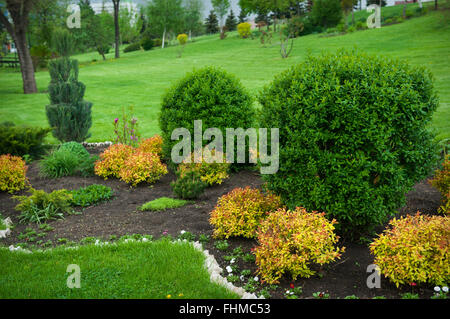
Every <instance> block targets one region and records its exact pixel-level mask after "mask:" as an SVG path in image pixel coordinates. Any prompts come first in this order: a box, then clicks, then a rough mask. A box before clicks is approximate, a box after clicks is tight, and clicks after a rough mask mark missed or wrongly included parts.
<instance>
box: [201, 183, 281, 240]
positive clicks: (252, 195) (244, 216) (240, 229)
mask: <svg viewBox="0 0 450 319" xmlns="http://www.w3.org/2000/svg"><path fill="white" fill-rule="evenodd" d="M281 206H282V204H281V200H280V197H279V196H277V195H274V194H271V193H267V194H264V193H263V192H261V191H260V190H259V189H256V188H250V187H246V188H235V189H233V190H232V191H231V192H229V193H228V194H225V195H223V196H222V197H220V198H219V200H218V202H217V205H216V207H215V208H214V210H213V211H212V212H211V214H210V215H211V216H210V219H209V222H210V223H211V224H212V225H213V226H214V233H213V235H214V237H216V238H229V237H233V236H242V237H246V238H255V237H256V236H257V232H256V231H257V229H258V227H259V225H260V223H261V222H262V220H263V219H264V218H266V217H267V216H268V215H269V214H270V213H271V212H274V211H275V210H277V209H278V208H280V207H281Z"/></svg>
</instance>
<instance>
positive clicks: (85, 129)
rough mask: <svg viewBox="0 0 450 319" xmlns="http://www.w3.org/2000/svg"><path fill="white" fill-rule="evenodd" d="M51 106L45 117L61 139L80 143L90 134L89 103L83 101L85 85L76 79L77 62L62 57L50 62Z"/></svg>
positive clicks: (49, 89)
mask: <svg viewBox="0 0 450 319" xmlns="http://www.w3.org/2000/svg"><path fill="white" fill-rule="evenodd" d="M48 67H49V72H50V78H51V81H50V84H49V86H48V91H49V97H50V105H47V106H46V114H47V119H48V122H49V124H50V126H51V127H52V128H53V132H52V133H53V136H54V137H55V138H57V139H58V140H59V141H61V142H70V141H75V142H80V143H81V142H83V141H85V140H86V139H87V138H89V137H90V134H89V129H90V128H91V125H92V116H91V109H92V103H91V102H87V101H84V100H83V96H84V92H85V90H86V86H85V85H84V84H83V83H82V82H79V81H78V61H77V60H72V59H69V58H68V57H62V58H59V59H56V60H52V61H50V62H49V65H48Z"/></svg>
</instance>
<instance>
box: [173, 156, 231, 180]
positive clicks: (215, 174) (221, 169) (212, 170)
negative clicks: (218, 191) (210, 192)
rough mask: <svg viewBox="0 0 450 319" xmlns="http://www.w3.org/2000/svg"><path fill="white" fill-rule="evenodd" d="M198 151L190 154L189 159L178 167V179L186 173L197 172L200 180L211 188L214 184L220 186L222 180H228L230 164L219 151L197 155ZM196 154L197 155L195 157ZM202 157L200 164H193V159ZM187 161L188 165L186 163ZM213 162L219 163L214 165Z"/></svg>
mask: <svg viewBox="0 0 450 319" xmlns="http://www.w3.org/2000/svg"><path fill="white" fill-rule="evenodd" d="M199 153H200V151H196V152H192V153H191V156H190V157H187V158H185V159H184V160H183V162H182V163H181V164H180V165H178V173H179V175H180V178H182V177H183V176H184V175H185V174H186V172H192V171H194V172H197V173H199V175H200V179H201V180H202V181H203V182H205V183H206V184H207V185H209V186H211V185H214V184H222V182H223V180H225V179H226V178H228V176H229V175H228V170H229V168H230V164H229V163H227V162H226V156H225V154H223V153H222V152H220V151H216V150H215V149H213V150H211V152H209V151H207V152H205V149H203V153H202V154H199ZM196 154H197V155H196ZM200 155H202V157H201V158H202V161H201V162H200V163H195V162H194V159H195V158H196V157H197V156H198V158H200ZM188 161H189V162H190V163H188ZM215 161H217V162H219V163H216V162H215Z"/></svg>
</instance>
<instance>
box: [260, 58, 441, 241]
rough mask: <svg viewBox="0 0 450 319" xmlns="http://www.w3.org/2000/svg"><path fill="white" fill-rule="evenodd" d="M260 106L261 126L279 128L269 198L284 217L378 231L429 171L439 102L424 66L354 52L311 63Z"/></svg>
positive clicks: (354, 233) (278, 84) (289, 74)
mask: <svg viewBox="0 0 450 319" xmlns="http://www.w3.org/2000/svg"><path fill="white" fill-rule="evenodd" d="M259 101H260V103H261V105H262V108H261V115H262V116H261V121H260V124H259V127H277V128H279V167H280V168H279V170H278V172H277V173H276V174H272V175H265V176H264V179H265V180H266V181H267V185H268V189H270V190H271V191H273V192H275V193H276V194H278V195H280V196H281V198H282V200H283V202H284V203H286V205H287V206H288V207H289V208H290V209H293V208H295V207H297V206H301V207H305V208H306V209H307V210H309V211H313V210H316V211H323V212H326V214H327V217H328V216H329V217H331V218H335V219H336V220H337V221H338V222H339V224H338V225H337V227H339V230H340V231H342V233H345V234H346V235H348V236H351V237H354V238H359V237H360V236H361V235H365V234H367V232H368V231H371V230H373V229H374V227H375V226H377V225H380V224H382V223H383V222H386V221H387V219H388V218H389V217H390V216H392V215H393V214H394V212H396V210H397V209H398V208H399V207H402V206H403V204H404V203H405V194H406V193H407V192H408V191H409V190H410V189H411V188H412V186H413V185H414V184H415V183H416V182H418V181H420V180H422V179H423V178H425V177H426V176H428V174H429V173H430V172H431V170H432V169H433V167H434V165H435V164H436V160H437V154H438V152H437V146H436V143H435V142H434V140H433V135H432V134H431V133H430V131H429V129H428V124H429V123H430V121H431V119H432V116H433V113H434V111H435V110H436V108H437V106H438V99H437V95H436V92H435V89H434V87H433V77H432V75H431V73H430V72H429V71H427V70H426V69H424V68H422V67H416V66H410V65H408V64H407V63H405V62H403V61H397V60H391V59H388V58H386V57H379V56H371V55H366V54H363V53H359V52H354V51H350V52H349V51H338V52H337V53H333V54H324V55H322V56H309V57H307V58H306V60H305V62H303V63H301V64H299V65H297V66H294V67H292V68H291V69H289V70H287V71H285V72H283V73H282V74H280V75H279V76H277V77H276V78H275V80H274V81H273V82H272V83H271V84H270V85H269V86H267V87H266V88H265V89H264V90H263V92H262V94H261V95H260V97H259Z"/></svg>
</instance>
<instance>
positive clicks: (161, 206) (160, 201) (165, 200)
mask: <svg viewBox="0 0 450 319" xmlns="http://www.w3.org/2000/svg"><path fill="white" fill-rule="evenodd" d="M187 203H188V201H186V200H182V199H175V198H169V197H160V198H157V199H155V200H152V201H150V202H147V203H145V204H144V205H142V206H141V207H140V208H139V209H140V210H142V211H147V210H150V211H162V210H166V209H172V208H178V207H182V206H184V205H186V204H187Z"/></svg>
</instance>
